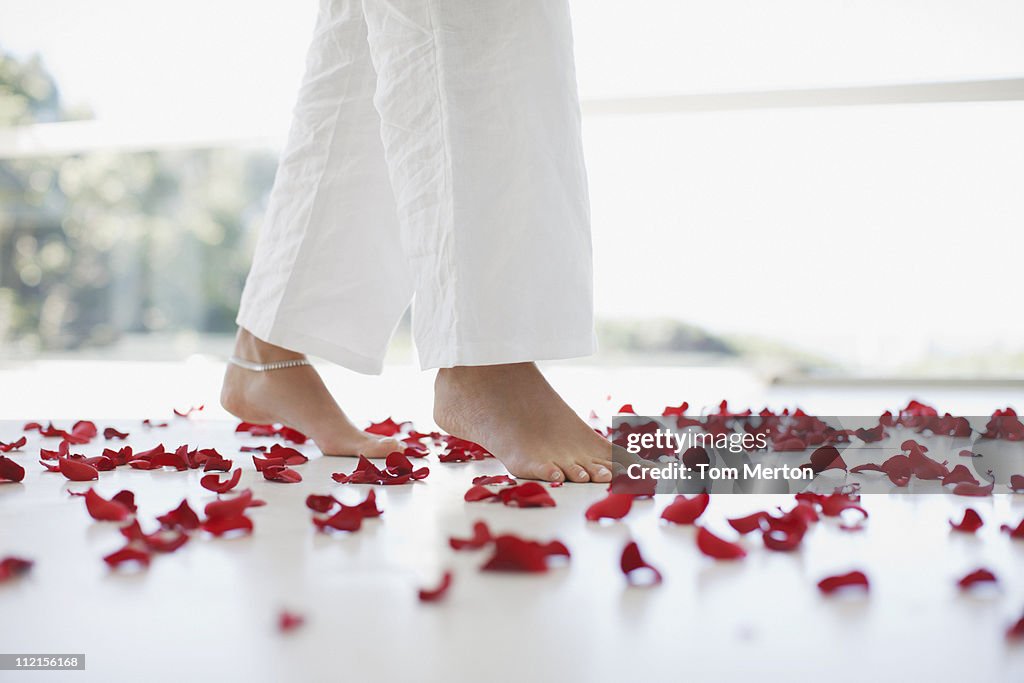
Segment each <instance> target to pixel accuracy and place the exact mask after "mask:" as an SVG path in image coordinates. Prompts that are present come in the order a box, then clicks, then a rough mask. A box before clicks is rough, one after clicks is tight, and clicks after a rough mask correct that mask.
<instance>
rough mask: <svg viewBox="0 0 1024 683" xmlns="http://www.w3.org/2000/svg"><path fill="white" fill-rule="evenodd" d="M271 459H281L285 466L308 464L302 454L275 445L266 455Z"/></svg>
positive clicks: (290, 448)
mask: <svg viewBox="0 0 1024 683" xmlns="http://www.w3.org/2000/svg"><path fill="white" fill-rule="evenodd" d="M267 455H269V456H270V457H271V458H281V459H282V460H284V464H285V465H302V464H305V463H307V462H309V458H307V457H306V456H305V455H304V454H303V453H302V452H300V451H298V450H296V449H294V448H292V447H290V446H282V445H281V444H279V443H275V444H274V445H273V446H271V447H270V451H269V452H268V453H267Z"/></svg>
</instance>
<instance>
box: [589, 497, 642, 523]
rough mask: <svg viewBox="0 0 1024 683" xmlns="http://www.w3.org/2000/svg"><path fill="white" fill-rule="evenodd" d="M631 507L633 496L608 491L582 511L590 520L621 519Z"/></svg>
mask: <svg viewBox="0 0 1024 683" xmlns="http://www.w3.org/2000/svg"><path fill="white" fill-rule="evenodd" d="M632 507H633V496H632V495H630V494H628V493H609V494H608V495H607V496H606V497H605V498H602V499H601V500H599V501H597V502H596V503H594V504H592V505H591V506H590V507H588V508H587V511H586V512H585V513H584V517H586V518H587V519H588V520H590V521H591V522H596V521H597V520H599V519H622V518H623V517H625V516H626V515H627V514H629V511H630V509H631V508H632Z"/></svg>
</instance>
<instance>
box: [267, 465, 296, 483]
mask: <svg viewBox="0 0 1024 683" xmlns="http://www.w3.org/2000/svg"><path fill="white" fill-rule="evenodd" d="M263 478H264V479H266V480H267V481H276V482H281V483H282V484H297V483H298V482H300V481H302V475H301V474H299V473H298V472H297V471H295V470H293V469H292V468H290V467H286V466H284V465H270V466H268V467H265V468H264V469H263Z"/></svg>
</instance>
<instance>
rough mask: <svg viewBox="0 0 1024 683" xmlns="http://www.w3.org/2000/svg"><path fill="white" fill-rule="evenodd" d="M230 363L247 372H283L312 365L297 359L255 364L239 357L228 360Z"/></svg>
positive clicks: (307, 361)
mask: <svg viewBox="0 0 1024 683" xmlns="http://www.w3.org/2000/svg"><path fill="white" fill-rule="evenodd" d="M228 362H229V363H231V364H232V365H237V366H238V367H240V368H245V369H246V370H252V371H253V372H266V371H267V370H282V369H284V368H297V367H299V366H302V365H312V363H310V362H309V360H307V359H305V358H295V359H293V360H278V361H274V362H273V363H253V362H252V361H250V360H245V359H244V358H239V357H238V356H231V357H230V358H228Z"/></svg>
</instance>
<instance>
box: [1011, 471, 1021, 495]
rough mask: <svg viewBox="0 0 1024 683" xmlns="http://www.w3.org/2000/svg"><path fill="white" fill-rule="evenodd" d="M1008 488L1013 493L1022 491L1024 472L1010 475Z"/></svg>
mask: <svg viewBox="0 0 1024 683" xmlns="http://www.w3.org/2000/svg"><path fill="white" fill-rule="evenodd" d="M1010 490H1011V491H1013V492H1014V493H1024V474H1011V475H1010Z"/></svg>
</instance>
